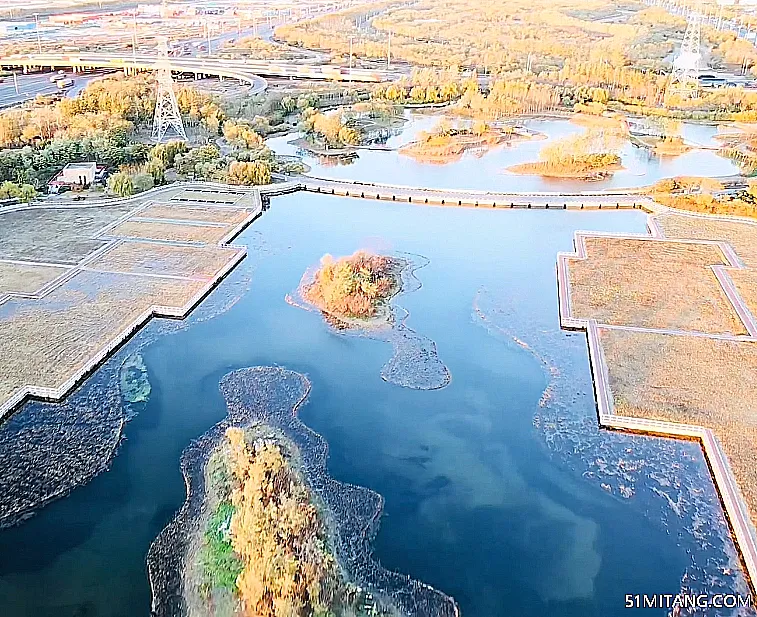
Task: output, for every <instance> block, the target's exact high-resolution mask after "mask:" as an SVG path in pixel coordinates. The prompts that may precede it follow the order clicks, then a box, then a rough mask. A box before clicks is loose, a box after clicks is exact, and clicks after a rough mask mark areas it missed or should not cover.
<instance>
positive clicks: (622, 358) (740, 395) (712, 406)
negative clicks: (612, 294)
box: [601, 329, 757, 521]
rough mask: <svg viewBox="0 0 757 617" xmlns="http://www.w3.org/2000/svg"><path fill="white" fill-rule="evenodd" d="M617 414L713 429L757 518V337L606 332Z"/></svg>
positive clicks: (604, 342) (603, 338)
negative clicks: (734, 339) (733, 338)
mask: <svg viewBox="0 0 757 617" xmlns="http://www.w3.org/2000/svg"><path fill="white" fill-rule="evenodd" d="M601 342H602V347H603V349H604V354H605V358H606V360H607V365H608V369H609V375H610V387H611V389H612V392H613V395H614V399H615V412H616V413H618V414H620V415H624V416H631V417H638V418H651V419H655V420H667V421H671V422H680V423H685V424H697V425H701V426H706V427H709V428H711V429H713V431H714V432H715V434H716V435H717V438H718V440H719V441H720V443H721V444H722V446H723V449H724V451H725V453H726V455H727V456H728V459H729V461H730V465H731V468H732V470H733V473H734V476H735V478H736V480H737V482H738V484H739V487H740V488H741V492H742V494H743V495H744V498H745V500H746V502H747V505H748V507H749V510H750V514H751V517H752V520H753V521H754V520H757V418H755V415H754V408H753V407H754V401H755V399H756V398H757V342H732V341H723V340H716V339H711V338H707V337H695V336H671V335H666V334H655V333H641V332H628V331H622V330H608V329H603V330H601Z"/></svg>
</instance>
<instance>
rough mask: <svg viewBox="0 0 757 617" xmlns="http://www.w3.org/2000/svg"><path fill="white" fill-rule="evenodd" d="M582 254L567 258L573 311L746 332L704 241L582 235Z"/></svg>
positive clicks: (716, 253) (609, 319)
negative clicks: (688, 241) (720, 281)
mask: <svg viewBox="0 0 757 617" xmlns="http://www.w3.org/2000/svg"><path fill="white" fill-rule="evenodd" d="M586 251H587V255H588V258H587V259H586V260H581V259H575V260H572V261H571V262H570V266H569V277H570V287H571V304H572V309H573V316H574V317H577V318H579V319H595V320H597V321H598V322H599V323H605V324H612V325H623V326H637V327H643V328H656V329H676V330H690V331H698V332H708V333H731V334H746V330H745V329H744V326H743V324H742V323H741V321H740V320H739V318H738V316H737V314H736V312H735V311H734V310H733V308H732V306H731V304H730V303H729V301H728V299H727V297H726V295H725V293H724V292H723V289H722V287H721V285H720V283H719V282H718V280H717V279H716V278H715V275H714V273H713V272H712V270H711V268H710V267H709V266H711V265H715V264H721V265H724V264H726V263H727V262H726V261H725V259H724V257H723V254H722V253H721V251H720V249H719V248H718V247H717V246H714V245H708V244H687V243H682V242H659V241H649V240H641V239H639V240H634V239H625V238H610V237H589V238H586Z"/></svg>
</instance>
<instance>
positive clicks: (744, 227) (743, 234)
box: [656, 213, 757, 268]
mask: <svg viewBox="0 0 757 617" xmlns="http://www.w3.org/2000/svg"><path fill="white" fill-rule="evenodd" d="M656 219H657V221H658V223H659V224H660V227H661V228H662V230H663V232H664V233H665V235H666V236H667V237H669V238H691V239H696V240H722V241H724V242H727V243H728V244H730V245H731V246H732V247H733V249H734V250H735V251H736V254H737V255H738V256H739V258H740V259H741V261H742V262H744V265H745V266H747V267H748V268H757V225H753V224H752V225H750V224H748V223H743V222H739V221H724V220H717V219H706V218H701V217H695V216H686V215H683V214H674V213H665V214H661V215H659V216H657V217H656Z"/></svg>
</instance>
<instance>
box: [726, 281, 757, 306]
mask: <svg viewBox="0 0 757 617" xmlns="http://www.w3.org/2000/svg"><path fill="white" fill-rule="evenodd" d="M729 275H730V277H731V279H733V283H734V285H735V286H736V290H737V291H738V292H739V295H740V296H741V298H742V299H743V300H744V302H745V303H746V305H747V307H749V312H751V313H752V315H757V270H731V271H730V272H729Z"/></svg>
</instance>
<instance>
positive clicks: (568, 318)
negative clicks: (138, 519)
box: [557, 209, 757, 592]
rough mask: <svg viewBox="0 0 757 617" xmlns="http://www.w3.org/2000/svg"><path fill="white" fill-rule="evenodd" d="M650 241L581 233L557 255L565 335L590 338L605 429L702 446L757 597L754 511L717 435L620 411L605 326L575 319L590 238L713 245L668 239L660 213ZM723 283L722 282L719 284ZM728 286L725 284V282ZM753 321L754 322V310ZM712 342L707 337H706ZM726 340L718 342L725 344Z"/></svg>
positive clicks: (736, 262) (731, 255)
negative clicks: (576, 267) (579, 272)
mask: <svg viewBox="0 0 757 617" xmlns="http://www.w3.org/2000/svg"><path fill="white" fill-rule="evenodd" d="M667 211H669V212H674V213H675V214H676V215H677V216H687V217H692V218H700V219H703V220H708V219H709V220H713V219H714V220H720V221H730V222H741V223H744V224H751V225H757V221H755V220H753V219H752V220H750V219H743V218H742V219H738V218H736V217H729V216H718V215H709V214H701V213H692V212H687V211H681V210H674V209H668V210H667ZM647 228H648V232H647V234H646V235H636V236H633V235H628V234H613V233H605V234H601V233H596V232H592V233H590V232H580V231H579V232H576V233H575V234H574V246H575V248H574V251H572V252H560V253H558V255H557V291H558V312H559V321H560V327H561V328H562V329H564V330H569V331H570V330H578V331H583V332H585V334H586V338H587V343H588V353H589V365H590V371H591V377H592V383H593V387H594V391H595V398H596V413H597V422H598V424H599V426H600V427H602V428H606V429H608V430H618V431H622V432H630V433H639V434H645V435H652V436H663V437H670V438H674V439H688V440H694V441H697V442H698V443H699V444H700V447H701V449H702V453H703V456H704V458H705V461H706V463H707V465H708V467H709V470H710V476H711V478H712V481H713V484H714V485H715V490H716V493H717V495H718V498H719V500H720V503H721V505H722V507H723V512H724V515H725V517H726V520H727V521H728V525H729V531H730V533H731V535H732V538H733V540H734V545H735V547H736V550H737V552H738V554H739V557H740V559H741V562H742V567H743V569H744V572H745V573H746V579H747V582H748V584H749V586H750V589H751V590H752V592H754V591H755V590H757V536H756V535H755V528H754V523H753V521H752V519H751V517H750V515H749V510H748V507H747V504H746V501H745V499H744V496H743V493H742V491H741V489H740V486H739V483H738V481H737V480H736V477H735V475H734V473H733V470H732V468H731V465H730V463H729V458H728V457H727V456H726V454H725V452H724V450H723V447H722V446H721V444H720V442H719V440H718V438H717V435H716V433H715V431H714V430H713V429H712V428H709V427H707V426H704V425H702V424H698V423H696V422H695V421H692V422H689V423H685V422H681V421H677V420H673V419H663V420H659V419H650V418H647V417H639V416H630V415H623V414H622V413H619V412H617V410H616V400H615V399H616V397H615V394H614V393H613V390H612V388H611V386H610V373H609V365H608V362H607V360H606V357H605V352H604V347H603V343H602V342H601V339H600V328H602V327H603V326H604V324H599V323H598V322H597V321H596V320H595V319H586V318H577V317H575V316H574V313H573V307H572V301H571V283H570V279H569V274H568V272H569V267H570V266H569V262H570V261H571V260H585V259H588V255H587V251H586V243H585V240H586V238H592V237H603V238H615V239H619V240H623V239H631V240H644V241H648V242H655V241H668V242H691V243H705V244H706V243H708V242H709V243H713V242H714V241H708V240H686V239H679V238H676V237H667V235H666V234H664V233H663V231H662V229H661V227H660V225H659V223H658V221H657V219H656V218H655V215H654V213H648V216H647ZM716 244H719V245H721V247H722V252H723V254H724V256H725V257H726V258H727V260H728V261H729V262H730V263H731V265H730V266H729V267H731V268H736V269H744V268H745V266H744V265H743V264H742V263H741V260H740V259H739V258H738V256H737V255H736V254H735V252H734V251H733V250H732V249H731V247H730V245H729V244H727V243H726V242H724V241H719V242H716ZM718 280H719V281H720V279H719V278H718ZM720 284H722V281H721V282H720ZM725 294H726V296H727V297H728V299H729V302H731V303H734V308H735V310H736V311H737V313H738V314H739V316H740V317H741V315H742V313H741V312H740V308H743V307H740V306H739V304H738V301H739V300H740V298H738V297H736V296H734V295H733V292H732V291H731V292H730V293H729V290H728V289H726V290H725ZM746 311H747V317H748V316H749V313H748V309H746ZM637 330H639V332H646V331H649V332H655V331H654V330H649V329H644V328H640V329H637ZM660 332H661V333H669V334H670V336H683V335H686V334H687V332H685V331H669V332H668V331H660ZM703 336H707V335H703ZM723 336H724V335H721V336H720V337H717V336H716V335H712V337H713V338H721V339H722V338H723ZM731 339H733V340H734V341H736V340H738V341H754V340H757V339H755V338H754V336H753V334H748V335H746V336H740V337H739V336H734V337H729V338H728V340H731Z"/></svg>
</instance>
